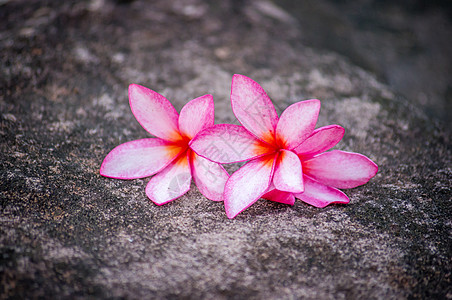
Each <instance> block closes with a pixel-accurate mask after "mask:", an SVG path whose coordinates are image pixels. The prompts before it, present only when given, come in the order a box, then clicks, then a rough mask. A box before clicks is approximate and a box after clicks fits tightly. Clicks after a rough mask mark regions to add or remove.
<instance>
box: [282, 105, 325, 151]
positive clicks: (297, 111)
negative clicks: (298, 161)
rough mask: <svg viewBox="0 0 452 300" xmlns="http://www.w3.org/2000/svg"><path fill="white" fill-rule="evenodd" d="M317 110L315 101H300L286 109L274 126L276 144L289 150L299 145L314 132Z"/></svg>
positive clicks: (318, 107)
mask: <svg viewBox="0 0 452 300" xmlns="http://www.w3.org/2000/svg"><path fill="white" fill-rule="evenodd" d="M319 110H320V101H319V100H317V99H312V100H306V101H300V102H297V103H294V104H292V105H291V106H289V107H288V108H286V110H285V111H283V113H282V114H281V118H280V119H279V122H278V125H277V126H276V137H277V140H278V144H279V145H280V146H281V147H282V148H285V149H289V150H291V149H293V148H295V147H297V146H298V145H300V144H301V142H303V141H304V140H305V139H307V138H308V137H309V136H310V135H311V134H312V132H313V131H314V128H315V124H316V123H317V118H318V116H319Z"/></svg>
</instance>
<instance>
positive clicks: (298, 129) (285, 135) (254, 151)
mask: <svg viewBox="0 0 452 300" xmlns="http://www.w3.org/2000/svg"><path fill="white" fill-rule="evenodd" d="M231 105H232V110H233V112H234V114H235V116H236V117H237V119H238V120H239V122H240V123H241V124H242V125H243V126H237V125H230V124H220V125H214V126H213V127H210V128H208V129H205V130H203V131H202V132H200V133H199V134H198V135H197V137H196V138H194V139H193V140H192V141H191V143H190V146H191V148H192V149H193V150H194V151H195V152H196V153H197V154H199V155H201V156H204V157H206V158H208V159H209V160H211V161H214V162H218V163H233V162H241V161H247V160H249V161H248V162H247V163H246V164H245V165H244V166H242V167H241V168H240V169H239V170H237V171H236V172H235V173H234V174H233V175H231V177H230V178H229V179H228V181H227V182H226V185H225V190H224V204H225V209H226V214H227V216H228V217H229V218H234V217H235V216H236V215H237V214H239V213H240V212H242V211H243V210H245V209H246V208H248V207H249V206H250V205H252V204H253V203H254V202H256V201H257V200H258V199H259V198H261V197H263V198H266V199H269V200H272V201H277V202H281V203H287V204H292V205H293V204H294V201H295V197H297V198H300V199H301V200H303V201H305V202H307V203H309V204H312V205H314V206H317V207H323V206H326V205H327V204H329V203H347V202H348V198H347V197H346V196H345V194H343V193H342V192H341V191H339V190H337V189H335V188H333V187H339V188H349V187H353V186H356V185H359V184H363V183H365V182H367V181H368V180H369V179H370V178H371V177H373V176H374V175H375V173H376V171H377V167H376V165H375V164H374V163H373V162H372V161H370V160H369V159H368V158H366V157H364V156H362V155H360V154H355V153H347V152H342V151H332V152H330V153H333V154H327V153H325V154H322V155H318V156H316V155H317V154H318V153H321V152H323V151H325V150H328V149H330V148H331V147H333V146H334V145H336V143H337V142H338V141H339V140H340V139H341V138H342V136H343V129H342V127H340V126H337V125H332V126H327V127H323V128H319V129H317V130H315V131H314V128H315V124H316V122H317V118H318V114H319V110H320V101H319V100H316V99H313V100H306V101H300V102H297V103H295V104H292V105H290V106H289V107H288V108H287V109H286V110H285V111H284V112H283V113H282V114H281V117H278V115H277V113H276V110H275V108H274V106H273V104H272V102H271V100H270V98H269V97H268V95H267V94H266V93H265V91H264V90H263V89H262V87H261V86H260V85H259V84H258V83H256V82H255V81H253V80H252V79H250V78H248V77H246V76H243V75H237V74H236V75H234V77H233V79H232V87H231ZM336 140H337V141H336ZM334 159H338V161H332V160H334ZM344 196H345V198H344Z"/></svg>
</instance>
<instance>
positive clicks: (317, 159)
mask: <svg viewBox="0 0 452 300" xmlns="http://www.w3.org/2000/svg"><path fill="white" fill-rule="evenodd" d="M377 171H378V167H377V165H376V164H375V163H374V162H373V161H371V160H370V159H369V158H367V157H366V156H364V155H362V154H358V153H352V152H345V151H340V150H333V151H330V152H325V153H322V154H319V155H317V156H314V157H313V158H312V159H309V160H306V161H303V172H304V174H306V175H309V176H310V177H312V178H313V179H315V180H317V181H319V182H321V183H323V184H326V185H329V186H332V187H336V188H340V189H350V188H354V187H357V186H358V185H362V184H365V183H366V182H368V181H369V179H371V178H372V177H374V176H375V174H377Z"/></svg>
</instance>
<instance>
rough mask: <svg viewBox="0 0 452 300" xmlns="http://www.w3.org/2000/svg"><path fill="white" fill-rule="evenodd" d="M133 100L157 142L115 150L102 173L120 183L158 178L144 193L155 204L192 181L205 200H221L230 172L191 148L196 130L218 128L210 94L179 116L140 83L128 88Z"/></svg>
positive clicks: (133, 143) (183, 190)
mask: <svg viewBox="0 0 452 300" xmlns="http://www.w3.org/2000/svg"><path fill="white" fill-rule="evenodd" d="M129 100H130V108H131V109H132V113H133V115H134V116H135V118H136V119H137V121H138V122H139V123H140V124H141V126H143V128H144V129H145V130H147V131H148V132H149V133H150V134H152V135H154V136H156V138H145V139H140V140H135V141H131V142H127V143H124V144H121V145H119V146H117V147H116V148H114V149H113V150H112V151H111V152H110V153H109V154H108V155H107V156H106V157H105V159H104V161H103V163H102V166H101V167H100V174H101V175H103V176H106V177H111V178H118V179H136V178H143V177H148V176H151V175H154V174H156V175H155V176H154V177H152V178H151V180H150V181H149V183H148V184H147V186H146V195H147V196H148V197H149V199H151V200H152V201H153V202H154V203H155V204H157V205H162V204H165V203H168V202H170V201H172V200H174V199H176V198H178V197H180V196H182V195H183V194H185V193H186V192H188V190H189V189H190V184H191V179H192V178H193V180H194V182H195V184H196V186H197V187H198V189H199V191H200V192H201V193H202V194H203V195H204V196H205V197H206V198H208V199H210V200H213V201H222V200H223V190H224V185H225V183H226V180H227V179H228V178H229V175H228V173H227V172H226V171H225V170H224V168H223V167H222V166H221V165H220V164H218V163H214V162H211V161H209V160H207V159H205V158H203V157H201V156H199V155H197V154H196V153H195V152H193V151H192V150H191V149H190V146H189V143H190V141H191V139H193V138H194V137H195V136H196V135H197V134H198V132H200V131H201V130H203V129H206V128H208V127H210V126H212V125H213V124H214V114H215V113H214V103H213V98H212V96H211V95H205V96H202V97H199V98H196V99H193V100H191V101H190V102H188V103H187V104H186V105H185V106H184V107H183V108H182V110H181V112H180V115H179V114H178V113H177V111H176V110H175V109H174V107H173V106H172V105H171V103H170V102H169V101H168V100H167V99H166V98H165V97H163V96H162V95H160V94H159V93H156V92H154V91H152V90H150V89H147V88H145V87H143V86H140V85H137V84H131V85H130V86H129Z"/></svg>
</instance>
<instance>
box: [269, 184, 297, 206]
mask: <svg viewBox="0 0 452 300" xmlns="http://www.w3.org/2000/svg"><path fill="white" fill-rule="evenodd" d="M261 198H264V199H267V200H270V201H274V202H279V203H284V204H289V205H294V204H295V196H294V195H293V194H292V193H289V192H283V191H279V190H277V189H275V188H274V187H273V188H269V189H267V192H266V193H265V194H264V195H262V197H261Z"/></svg>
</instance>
